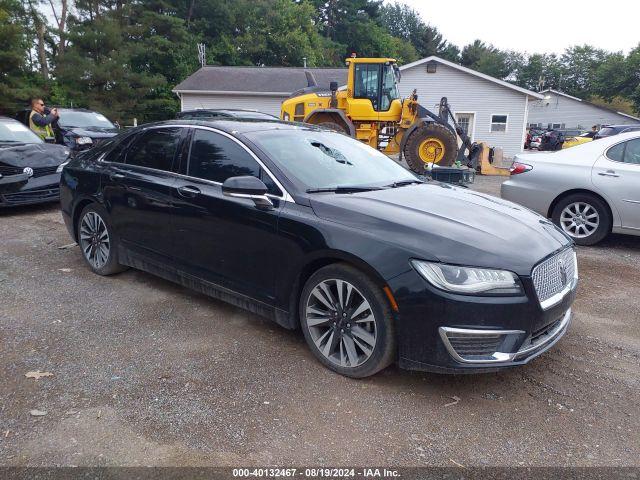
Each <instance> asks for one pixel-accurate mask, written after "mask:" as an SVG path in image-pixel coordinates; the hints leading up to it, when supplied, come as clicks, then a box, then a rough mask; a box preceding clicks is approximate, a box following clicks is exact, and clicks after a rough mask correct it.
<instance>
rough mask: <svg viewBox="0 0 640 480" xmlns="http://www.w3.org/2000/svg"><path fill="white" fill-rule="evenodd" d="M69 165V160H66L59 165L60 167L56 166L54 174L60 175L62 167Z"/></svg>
mask: <svg viewBox="0 0 640 480" xmlns="http://www.w3.org/2000/svg"><path fill="white" fill-rule="evenodd" d="M67 163H69V160H67V161H66V162H64V163H61V164H60V165H58V168H56V173H62V169H63V168H64V166H65V165H66V164H67Z"/></svg>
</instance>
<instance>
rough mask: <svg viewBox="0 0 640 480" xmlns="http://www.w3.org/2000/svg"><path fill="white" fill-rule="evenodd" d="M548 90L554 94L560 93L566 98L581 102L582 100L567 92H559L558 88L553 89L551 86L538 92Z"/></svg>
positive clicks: (546, 91)
mask: <svg viewBox="0 0 640 480" xmlns="http://www.w3.org/2000/svg"><path fill="white" fill-rule="evenodd" d="M548 92H551V93H555V94H556V95H560V96H562V97H567V98H570V99H571V100H576V101H578V102H582V101H583V100H582V99H581V98H578V97H572V96H571V95H569V94H567V93H564V92H560V91H558V90H554V89H553V88H547V89H546V90H543V91H541V92H540V93H548Z"/></svg>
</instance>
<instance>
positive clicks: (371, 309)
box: [299, 264, 395, 378]
mask: <svg viewBox="0 0 640 480" xmlns="http://www.w3.org/2000/svg"><path fill="white" fill-rule="evenodd" d="M299 309H300V324H301V327H302V331H303V333H304V337H305V339H306V341H307V344H308V345H309V347H310V348H311V351H312V352H313V354H314V355H315V357H316V358H317V359H318V360H319V361H320V362H321V363H322V364H323V365H325V366H326V367H328V368H330V369H331V370H333V371H335V372H338V373H340V374H342V375H345V376H348V377H353V378H364V377H368V376H370V375H373V374H375V373H377V372H379V371H380V370H382V369H384V368H385V367H387V366H388V365H389V364H391V362H393V360H394V358H395V333H394V328H393V327H394V325H393V315H392V312H391V308H390V306H389V303H388V301H387V300H386V298H385V297H384V294H383V292H382V291H381V289H380V287H379V286H378V285H376V284H375V283H374V282H373V281H372V280H371V279H370V278H369V277H368V276H367V275H365V274H364V273H362V272H361V271H359V270H356V269H355V268H353V267H350V266H348V265H343V264H335V265H329V266H327V267H324V268H322V269H320V270H318V271H317V272H316V273H314V274H313V275H312V276H311V278H309V280H308V281H307V283H306V284H305V286H304V289H303V291H302V295H301V297H300V307H299Z"/></svg>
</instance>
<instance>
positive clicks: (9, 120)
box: [0, 115, 22, 125]
mask: <svg viewBox="0 0 640 480" xmlns="http://www.w3.org/2000/svg"><path fill="white" fill-rule="evenodd" d="M0 122H2V123H19V124H20V125H22V122H19V121H18V120H16V119H15V118H9V117H5V116H2V115H0Z"/></svg>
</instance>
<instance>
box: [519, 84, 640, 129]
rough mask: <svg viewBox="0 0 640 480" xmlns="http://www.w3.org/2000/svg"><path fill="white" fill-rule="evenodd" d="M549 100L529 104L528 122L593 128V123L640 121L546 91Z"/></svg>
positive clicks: (630, 122)
mask: <svg viewBox="0 0 640 480" xmlns="http://www.w3.org/2000/svg"><path fill="white" fill-rule="evenodd" d="M544 95H548V96H549V99H547V100H536V101H532V102H531V105H529V120H528V121H527V123H535V124H538V123H541V124H542V126H543V127H545V128H546V127H547V125H548V124H549V123H551V124H553V123H559V124H561V125H562V124H564V126H565V128H581V129H584V130H591V127H592V126H593V125H607V124H610V125H627V124H632V123H640V122H639V121H638V120H634V119H633V118H629V117H625V116H624V115H619V114H617V113H615V112H611V111H609V110H605V109H603V108H599V107H597V106H596V105H592V104H589V103H585V102H580V101H578V100H574V99H572V98H568V97H565V96H563V95H558V94H557V93H553V92H546V93H544Z"/></svg>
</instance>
